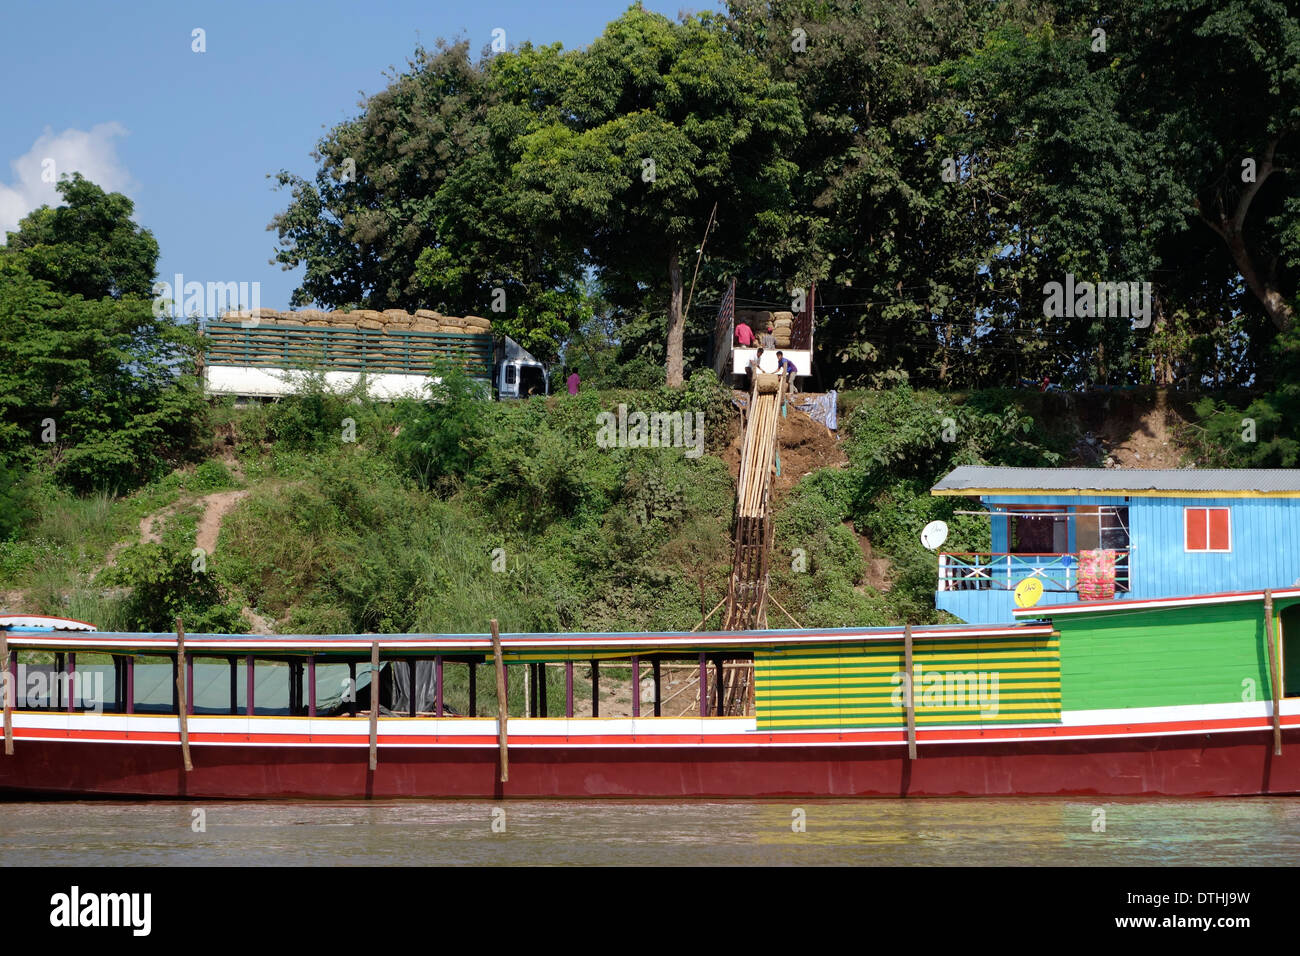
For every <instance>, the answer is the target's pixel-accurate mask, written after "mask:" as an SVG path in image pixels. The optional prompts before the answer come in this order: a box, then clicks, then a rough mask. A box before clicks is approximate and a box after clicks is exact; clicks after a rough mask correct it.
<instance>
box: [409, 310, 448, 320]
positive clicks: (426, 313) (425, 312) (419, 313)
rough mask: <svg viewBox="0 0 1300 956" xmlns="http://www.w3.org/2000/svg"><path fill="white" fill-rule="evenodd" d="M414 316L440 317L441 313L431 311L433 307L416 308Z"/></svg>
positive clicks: (423, 317)
mask: <svg viewBox="0 0 1300 956" xmlns="http://www.w3.org/2000/svg"><path fill="white" fill-rule="evenodd" d="M415 317H416V318H417V319H441V318H442V314H441V313H439V312H435V311H433V309H416V310H415Z"/></svg>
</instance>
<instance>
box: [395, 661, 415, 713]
mask: <svg viewBox="0 0 1300 956" xmlns="http://www.w3.org/2000/svg"><path fill="white" fill-rule="evenodd" d="M393 666H396V665H393ZM406 666H407V668H408V672H407V680H406V689H407V691H408V692H409V694H410V696H411V700H410V704H411V706H410V708H409V711H410V714H411V716H412V717H418V716H419V715H420V712H419V710H417V709H416V705H415V671H416V668H418V667H419V666H420V662H419V660H418V659H416V658H414V657H413V658H411V659H410V660H408V661H407V662H406ZM393 686H397V685H396V684H394V685H393Z"/></svg>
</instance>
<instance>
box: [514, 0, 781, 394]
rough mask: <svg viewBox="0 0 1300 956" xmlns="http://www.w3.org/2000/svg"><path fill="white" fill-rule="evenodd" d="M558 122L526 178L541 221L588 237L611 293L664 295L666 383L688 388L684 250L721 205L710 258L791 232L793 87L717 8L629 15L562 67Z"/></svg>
mask: <svg viewBox="0 0 1300 956" xmlns="http://www.w3.org/2000/svg"><path fill="white" fill-rule="evenodd" d="M563 71H564V72H563V78H564V88H563V90H562V91H561V93H560V96H559V102H558V104H557V105H556V106H555V107H554V108H551V109H549V110H548V111H547V117H546V118H547V122H545V123H544V124H542V125H539V126H538V127H537V128H536V129H534V130H533V131H532V132H530V133H529V134H528V135H527V136H526V137H525V138H524V140H523V155H522V158H521V159H520V161H519V163H518V164H517V165H516V167H515V173H516V175H517V176H518V178H519V180H520V181H521V182H522V184H523V188H524V189H526V190H527V191H528V193H529V195H528V197H527V199H526V200H524V201H523V206H524V208H525V210H526V212H527V214H528V217H529V219H530V220H531V221H535V222H539V223H541V224H542V225H543V226H544V227H545V228H547V229H548V230H549V231H551V232H553V233H555V234H574V235H580V236H582V238H583V244H584V247H585V249H586V252H587V255H588V257H589V259H590V261H591V263H592V264H593V265H594V267H595V268H596V269H597V270H599V271H600V273H601V275H602V280H603V284H604V287H605V290H606V292H607V293H609V294H612V295H613V296H614V297H616V298H617V297H619V296H622V298H623V300H624V301H627V300H628V294H629V291H631V292H633V293H634V294H637V295H641V294H645V293H646V291H647V290H649V294H651V295H659V296H662V298H660V302H661V303H663V304H665V305H666V306H667V308H666V313H667V330H666V336H665V341H666V371H667V376H666V377H667V382H668V384H669V385H670V386H672V387H678V386H680V385H681V384H682V382H683V364H684V363H683V336H684V332H685V315H684V312H683V301H682V300H683V284H684V283H683V275H682V271H683V264H682V256H683V254H684V253H688V252H690V251H691V250H692V248H693V247H694V244H695V243H698V242H699V241H700V237H701V236H702V235H703V233H704V228H705V224H706V222H707V221H708V218H709V215H710V212H711V210H712V208H713V206H714V204H715V203H716V205H717V209H718V214H717V223H716V225H715V226H714V231H713V233H712V235H711V236H710V238H709V251H710V254H712V255H720V256H722V257H723V258H731V259H737V258H739V257H740V256H741V254H742V252H743V251H744V250H746V249H755V248H758V247H760V246H763V245H766V244H770V243H773V242H779V241H781V240H782V238H783V237H784V235H785V233H786V230H787V218H786V214H787V212H788V210H789V205H790V185H791V182H792V180H793V178H794V175H795V171H796V170H795V166H794V164H793V163H791V162H790V161H789V160H787V159H786V158H785V150H786V149H788V148H789V147H790V145H791V144H792V143H793V141H794V139H795V138H796V137H797V136H798V135H799V134H800V133H802V131H803V130H802V125H801V122H800V117H799V108H798V104H797V102H796V100H795V98H794V90H793V88H792V87H791V86H789V85H788V84H784V83H778V82H775V81H774V80H773V79H772V78H771V76H770V74H769V73H768V71H767V69H766V68H765V67H764V65H763V64H762V63H761V62H758V61H756V60H755V59H753V58H751V57H747V56H745V54H744V52H743V51H742V50H740V49H739V48H738V47H737V46H736V44H735V43H734V42H732V40H731V38H730V36H729V35H728V34H727V32H726V30H725V28H724V24H723V22H722V21H721V20H720V19H719V18H717V17H716V16H714V15H711V14H699V15H695V16H690V17H686V18H685V19H684V20H683V21H682V22H681V23H673V22H672V21H670V20H668V19H667V18H665V17H662V16H660V15H658V14H653V13H649V12H646V11H645V10H643V9H641V8H640V7H639V6H637V7H632V8H631V9H629V10H628V11H627V12H626V13H624V14H623V16H622V17H620V18H619V19H618V20H616V21H614V22H613V23H611V24H609V25H608V26H607V27H606V28H605V31H604V33H603V34H602V35H601V36H600V37H598V38H597V39H596V40H595V41H594V42H593V43H592V44H591V45H590V46H589V47H587V48H586V49H585V50H582V51H578V52H576V53H573V54H570V55H569V57H567V58H566V59H565V61H564V63H563Z"/></svg>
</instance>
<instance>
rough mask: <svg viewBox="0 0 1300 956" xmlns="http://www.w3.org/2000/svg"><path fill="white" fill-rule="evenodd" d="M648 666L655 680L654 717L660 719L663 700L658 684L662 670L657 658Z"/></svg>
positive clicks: (660, 686) (661, 690)
mask: <svg viewBox="0 0 1300 956" xmlns="http://www.w3.org/2000/svg"><path fill="white" fill-rule="evenodd" d="M650 666H651V667H652V668H653V669H654V678H655V716H656V717H662V716H663V705H664V700H663V689H662V685H661V684H660V676H661V673H662V668H661V666H660V662H659V658H657V657H656V658H655V659H654V660H653V661H652V662H651V664H650Z"/></svg>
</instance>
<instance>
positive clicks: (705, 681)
mask: <svg viewBox="0 0 1300 956" xmlns="http://www.w3.org/2000/svg"><path fill="white" fill-rule="evenodd" d="M700 716H701V717H707V716H709V664H708V660H707V659H706V658H705V656H704V652H703V651H701V652H700Z"/></svg>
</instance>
